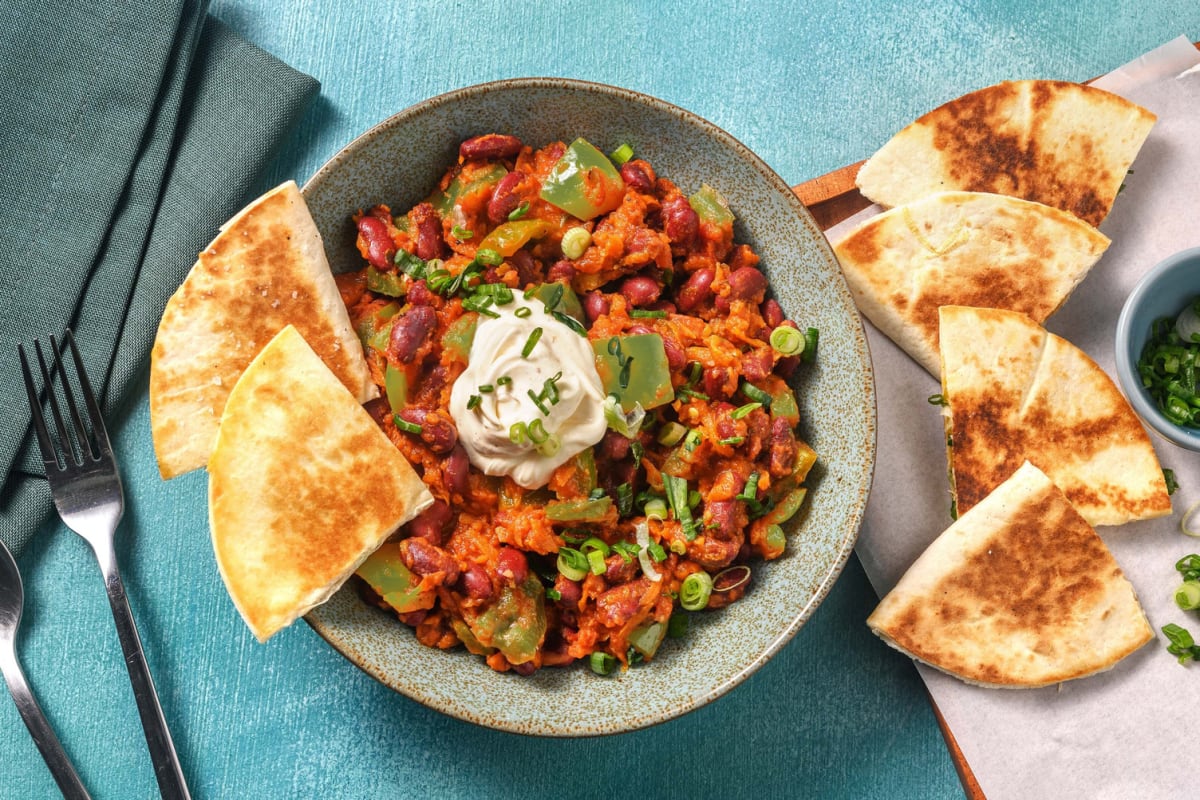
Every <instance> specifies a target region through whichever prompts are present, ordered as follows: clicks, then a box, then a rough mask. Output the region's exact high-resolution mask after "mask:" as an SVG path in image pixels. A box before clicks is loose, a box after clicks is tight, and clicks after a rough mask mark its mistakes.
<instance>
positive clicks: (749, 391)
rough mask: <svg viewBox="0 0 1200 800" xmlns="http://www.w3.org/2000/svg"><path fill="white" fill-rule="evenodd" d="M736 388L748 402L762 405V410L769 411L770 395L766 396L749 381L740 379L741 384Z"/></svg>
mask: <svg viewBox="0 0 1200 800" xmlns="http://www.w3.org/2000/svg"><path fill="white" fill-rule="evenodd" d="M738 388H739V389H741V391H742V394H744V395H746V397H748V398H749V399H750V400H752V401H754V402H756V403H762V407H763V408H765V409H767V410H768V411H770V410H771V395H769V394H767V393H766V392H764V391H763V390H762V389H760V388H758V387H757V386H755V385H754V384H753V383H750V381H748V380H746V379H745V378H743V379H742V382H741V384H740V385H739V386H738Z"/></svg>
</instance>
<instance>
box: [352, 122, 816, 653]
mask: <svg viewBox="0 0 1200 800" xmlns="http://www.w3.org/2000/svg"><path fill="white" fill-rule="evenodd" d="M632 156H633V154H632V152H631V150H630V148H629V147H628V146H627V145H622V146H621V147H620V148H618V149H617V150H616V151H614V152H613V153H612V154H611V156H607V155H605V154H604V153H603V152H601V151H600V150H598V149H596V148H595V147H594V146H592V145H591V144H590V143H588V142H587V141H585V140H583V139H578V140H576V141H575V142H573V143H571V144H566V143H563V142H553V143H550V144H548V145H546V146H544V147H541V148H540V149H536V150H535V149H533V148H531V147H530V146H528V145H525V144H524V143H522V142H521V141H520V140H518V139H517V138H515V137H513V136H508V135H504V134H487V135H483V136H477V137H474V138H471V139H467V140H466V141H464V142H462V143H461V146H460V148H459V158H458V160H457V163H455V164H453V165H452V166H450V167H449V169H448V170H447V171H446V173H445V174H444V176H443V177H442V179H441V181H440V183H439V184H438V186H437V188H436V189H435V190H434V191H433V192H432V194H431V195H430V196H429V197H428V198H427V199H426V200H425V201H423V202H421V203H418V204H417V205H416V206H414V207H413V208H410V209H407V210H405V211H403V212H402V213H399V214H397V213H393V211H392V210H391V209H390V208H389V207H387V206H384V205H379V206H375V207H374V208H371V209H368V210H366V211H365V212H360V213H359V214H358V215H356V217H355V221H356V224H357V227H358V241H357V245H358V248H359V250H360V252H361V253H362V256H363V258H364V259H365V264H364V267H363V269H362V270H361V271H359V272H355V273H351V274H347V275H342V276H339V286H340V289H341V293H342V298H343V300H344V302H345V304H346V306H347V308H348V309H349V310H350V315H351V318H352V320H353V321H354V324H355V326H356V328H357V330H358V332H359V334H360V336H361V338H362V341H363V343H364V349H365V352H366V355H367V359H368V361H369V363H370V366H371V369H372V372H373V374H374V378H375V381H376V383H378V385H379V386H380V387H381V389H382V390H383V392H382V393H383V396H382V397H380V398H379V399H378V400H375V401H372V402H371V403H370V404H368V410H369V411H370V412H371V413H372V415H373V416H374V417H375V419H376V420H377V421H378V423H379V425H380V426H381V428H382V429H383V430H384V431H385V432H386V433H387V435H388V436H389V437H390V438H391V440H392V441H393V442H395V444H396V446H397V447H398V448H400V450H401V451H402V452H403V453H404V455H405V456H406V457H407V458H408V460H409V461H410V462H411V463H412V464H413V466H414V467H415V468H416V470H417V471H418V473H419V474H421V476H422V478H423V480H424V481H425V483H426V484H427V485H428V486H429V489H430V491H431V492H432V493H433V495H434V496H435V497H436V498H437V499H436V502H435V503H434V505H433V506H432V507H430V508H429V509H428V510H426V511H425V512H424V513H422V514H421V515H420V516H418V517H417V518H416V519H414V520H413V521H411V522H410V523H408V524H407V525H406V526H404V528H403V529H402V530H401V531H400V532H399V534H398V535H397V537H395V538H394V539H393V540H391V541H389V542H388V543H386V544H385V545H384V546H383V547H382V548H380V550H379V551H377V552H376V553H375V554H373V555H372V556H371V557H370V558H368V560H367V562H366V563H364V564H363V566H362V568H360V570H359V571H358V577H359V579H360V584H361V588H362V591H363V592H364V595H365V596H366V597H368V598H369V600H370V601H371V602H373V603H376V604H378V605H380V606H382V607H384V608H387V609H390V610H391V611H393V612H394V613H396V614H397V615H398V617H399V619H400V621H401V622H403V623H404V624H406V625H409V626H411V627H412V628H414V629H415V635H416V637H417V639H418V640H419V641H420V642H421V643H423V644H425V645H428V646H430V647H438V648H450V647H454V646H457V645H459V644H462V645H464V646H465V647H466V649H467V650H469V651H470V652H472V653H475V654H478V655H481V656H483V657H484V658H485V659H486V661H487V663H488V665H489V666H491V667H492V668H493V669H496V670H499V671H507V670H510V669H511V670H513V671H515V672H517V673H519V674H522V675H528V674H530V673H532V672H534V671H536V670H537V669H538V668H540V667H548V666H562V665H567V664H571V663H573V662H575V661H576V660H579V659H587V660H588V662H589V664H590V666H591V668H592V669H593V670H594V671H595V672H597V673H599V674H608V673H610V672H612V671H613V670H615V669H617V668H619V667H624V666H627V665H630V664H635V663H638V662H640V661H649V660H650V659H652V658H653V657H654V655H655V652H656V651H657V650H658V647H659V645H660V644H661V642H662V641H663V639H664V637H666V636H668V635H670V636H682V635H686V629H687V622H688V618H689V615H690V614H691V613H692V612H696V611H699V610H701V609H705V610H712V609H719V608H721V607H723V606H726V605H729V604H730V603H733V602H737V601H738V600H740V599H741V598H742V597H743V595H744V594H745V593H746V591H747V590H748V588H749V586H750V584H751V566H750V565H751V562H752V561H754V560H756V559H757V558H761V559H768V560H769V559H774V558H778V557H779V556H780V555H782V553H783V552H784V549H785V546H786V536H785V534H784V529H783V527H782V526H783V524H784V523H785V522H787V520H788V519H790V518H791V517H792V516H793V515H795V514H796V513H797V512H798V511H799V509H800V508H801V506H802V504H803V501H804V498H805V493H806V488H805V487H804V485H803V484H804V481H805V478H806V476H807V474H808V471H809V469H810V467H811V466H812V465H813V462H814V461H815V460H816V454H815V453H814V452H813V450H812V449H811V448H810V447H809V446H808V445H807V444H805V443H804V442H803V441H801V440H799V439H798V438H797V436H796V433H795V431H796V426H797V424H798V422H799V410H798V404H797V402H796V398H795V396H794V394H793V391H792V389H791V388H790V387H789V385H788V383H787V380H786V379H787V378H788V377H789V376H790V375H791V373H792V372H793V371H794V370H796V369H797V368H798V367H799V366H800V365H801V363H802V362H804V361H807V360H810V359H811V358H812V357H813V356H814V353H815V347H816V340H817V332H816V330H814V329H812V328H809V329H806V330H803V331H802V330H800V328H799V327H798V326H797V325H796V324H795V323H794V322H792V321H791V320H788V319H785V317H784V313H783V311H782V309H781V308H780V305H779V303H778V302H776V301H775V300H774V299H772V298H769V297H767V296H766V295H767V290H768V287H767V280H766V278H765V276H764V275H763V273H762V272H761V271H760V270H759V268H758V262H759V259H758V256H756V255H755V253H754V252H753V250H752V249H751V248H750V247H749V246H747V245H745V244H737V243H735V242H734V235H733V219H734V218H733V215H732V213H731V212H730V210H729V208H728V206H727V204H726V202H725V200H724V199H723V198H722V197H721V195H720V193H719V192H718V191H716V190H715V189H713V188H711V187H708V186H702V187H699V188H697V189H695V191H694V192H693V193H692V194H691V195H690V196H689V195H686V194H685V193H684V192H683V191H682V190H681V189H680V188H679V187H677V186H676V185H675V184H674V183H672V182H671V181H670V180H668V179H666V178H664V177H660V176H659V175H657V174H656V173H655V170H654V168H653V167H652V166H651V165H650V164H649V163H648V162H647V161H646V160H644V159H641V158H636V157H632ZM618 165H619V166H618ZM522 306H524V307H525V309H524V313H523V312H522ZM502 323H503V324H505V325H508V326H509V327H508V328H502V327H501V324H502ZM534 324H536V325H537V332H536V333H535V332H532V331H530V332H529V334H528V335H527V336H526V335H525V334H524V333H522V334H521V337H520V338H519V339H518V340H517V344H516V345H515V347H513V348H509V349H510V350H511V349H518V350H522V353H511V352H503V351H498V352H501V353H502V355H503V357H504V358H508V359H511V361H510V362H507V363H512V364H516V365H517V366H518V367H522V368H523V367H524V365H525V364H526V363H528V364H529V365H531V366H530V368H531V369H532V365H533V364H534V361H535V359H537V358H539V357H540V358H542V359H543V361H542V362H537V363H539V364H542V365H543V366H544V365H545V364H549V366H548V367H544V368H545V369H547V370H548V369H557V370H558V374H557V375H552V376H550V377H548V378H542V377H541V376H542V375H543V374H544V373H537V376H538V378H537V380H536V381H535V382H534V383H533V384H532V385H533V386H534V387H535V388H537V387H540V391H534V389H529V390H528V391H526V390H521V391H520V392H517V391H516V389H515V388H514V387H515V384H514V380H518V379H516V378H514V377H513V376H512V375H510V374H503V375H501V374H497V375H495V380H494V382H493V381H492V380H491V379H490V378H489V379H488V381H487V382H483V380H482V379H478V378H472V379H471V381H467V380H466V379H465V378H464V375H466V374H468V368H470V369H471V370H476V369H482V370H484V371H485V372H486V370H488V369H490V368H492V365H491V363H490V358H491V356H489V357H488V359H487V360H485V359H484V357H482V356H479V354H480V353H481V352H482V351H481V348H482V347H484V346H491V347H499V346H500V345H496V344H495V342H496V341H497V339H496V335H497V334H495V333H494V331H500V330H517V329H518V328H519V326H521V325H525V326H526V327H525V328H519V330H521V331H526V330H528V326H530V325H534ZM487 326H491V327H487ZM513 326H517V327H513ZM556 326H557V327H556ZM477 331H480V334H479V336H478V337H477V336H476V332H477ZM543 334H545V336H547V337H550V336H551V335H557V336H559V337H560V338H559V339H557V340H554V341H558V342H560V344H558V345H555V349H553V351H552V350H551V349H550V348H548V346H546V345H544V343H543V344H542V347H541V349H539V337H541V336H542V335H543ZM563 337H566V338H563ZM570 337H575V340H577V341H575V340H572V339H571V338H570ZM550 340H551V339H546V341H550ZM521 342H523V346H522V344H521ZM489 343H490V344H489ZM562 343H565V344H571V345H572V346H573V347H574V348H575V349H576V350H577V349H578V348H579V347H582V348H584V349H583V352H584V353H586V354H587V357H586V359H585V360H586V362H587V368H586V369H585V370H584V372H586V373H588V374H587V375H583V374H582V373H581V376H580V377H579V378H578V380H579V381H580V382H581V383H580V385H586V386H598V387H600V388H599V393H598V394H593V395H590V396H588V397H592V398H593V399H590V400H589V399H588V397H585V396H584V395H580V397H584V399H583V400H580V402H581V404H582V405H580V407H579V408H580V409H581V410H580V411H578V412H577V413H579V414H584V415H585V416H586V420H585V421H588V424H589V425H591V428H589V429H590V430H594V431H596V433H595V435H593V436H592V439H593V440H594V441H591V442H588V443H586V445H585V446H582V449H578V451H577V452H567V447H568V445H569V444H570V442H569V440H570V439H571V437H572V436H574V435H576V434H577V433H578V432H579V431H580V430H582V429H583V428H582V427H580V424H578V421H579V420H580V419H584V417H579V416H577V417H574V418H573V420H575V421H574V422H572V423H570V424H563V425H561V426H560V429H559V430H554V429H553V425H554V423H553V421H554V419H555V417H554V416H553V413H557V411H558V408H557V407H556V404H558V403H559V401H560V400H563V399H565V398H566V397H567V393H568V392H569V391H570V385H569V384H568V380H571V379H573V378H572V377H571V375H570V374H569V370H570V367H569V364H568V359H567V356H566V355H564V353H565V352H566V349H565V348H564V347H563V344H562ZM589 346H590V349H588V347H589ZM473 352H474V353H476V354H477V356H478V357H477V359H476V361H475V362H472V361H471V359H472V353H473ZM496 358H497V359H499V358H500V356H496ZM522 359H523V360H522ZM556 359H557V360H556ZM497 363H499V362H498V361H497ZM556 365H557V366H556ZM593 367H594V371H595V374H594V375H592V374H590V373H591V372H592V369H593ZM540 368H543V367H539V369H540ZM494 369H495V371H501V369H500V368H499V367H495V368H494ZM564 372H567V373H568V374H567V376H566V377H564ZM530 374H533V373H530ZM460 379H462V380H460ZM506 379H507V380H506ZM456 383H462V384H464V386H465V388H463V387H460V389H459V390H458V391H459V392H461V393H463V395H465V396H466V405H465V407H459V408H455V406H454V401H453V398H452V395H454V394H455V388H454V387H455V385H456ZM467 383H470V385H466V384H467ZM579 391H583V390H579ZM505 392H509V393H510V395H511V396H510V397H508V402H509V403H510V406H509V407H510V408H512V409H516V408H518V405H517V404H518V403H524V404H525V405H524V406H521V408H523V409H525V410H524V411H523V412H521V413H525V414H526V416H525V417H521V418H520V419H519V420H517V421H515V422H512V423H511V424H508V423H505V425H504V426H501V428H500V429H499V431H500V433H499V438H498V439H497V442H498V445H497V452H500V453H501V456H502V457H503V458H508V459H509V461H510V462H511V463H512V464H513V465H517V464H524V465H525V466H526V467H529V466H534V465H537V464H541V465H542V466H544V467H548V466H552V465H554V464H557V466H552V468H549V469H547V470H545V472H546V475H547V476H548V477H545V479H540V478H535V479H530V478H528V476H526V478H524V479H523V480H522V481H521V482H519V481H518V480H517V479H516V478H514V474H515V473H513V474H497V473H496V470H495V469H493V468H490V467H489V468H487V471H488V472H492V473H493V474H486V473H485V471H484V469H482V468H481V467H480V466H479V464H477V463H474V462H476V461H480V459H478V458H475V457H474V456H473V455H472V453H473V450H472V448H471V446H472V445H473V444H474V442H473V441H472V440H469V437H468V434H467V433H466V432H465V429H464V418H465V415H481V416H480V417H479V419H480V420H483V421H484V422H486V421H487V414H488V413H491V412H489V409H492V408H493V405H489V404H496V405H495V406H494V408H495V409H500V408H501V406H500V405H499V404H501V403H502V402H505V396H504V393H505ZM526 396H528V400H526ZM596 398H598V400H597V399H596ZM460 400H461V395H460ZM530 401H531V402H532V405H530ZM587 403H591V405H587ZM552 412H553V413H552ZM497 413H498V411H497ZM597 415H600V416H599V417H598V416H597ZM601 417H602V418H603V420H604V422H605V423H606V424H603V425H600V426H599V427H597V426H596V425H595V424H594V423H595V421H596V420H597V419H600V418H601ZM480 424H482V423H480ZM474 425H475V422H474V420H472V426H474ZM493 427H495V426H493ZM471 429H472V430H475V427H472V428H471ZM495 432H496V431H493V433H495ZM471 436H472V437H473V436H474V434H472V435H471ZM505 437H507V443H506V442H505V441H504V439H505ZM506 444H507V447H508V449H506V448H505V445H506ZM574 446H575V447H576V448H578V447H579V445H578V442H576V443H575V445H574ZM539 459H540V461H539ZM558 462H561V463H558ZM480 463H482V461H480ZM539 480H541V482H540V483H538V481H539Z"/></svg>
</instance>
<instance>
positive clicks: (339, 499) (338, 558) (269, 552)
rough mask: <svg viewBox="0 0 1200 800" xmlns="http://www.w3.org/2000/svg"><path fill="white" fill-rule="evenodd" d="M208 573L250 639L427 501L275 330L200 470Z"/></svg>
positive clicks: (348, 405) (351, 565) (315, 599)
mask: <svg viewBox="0 0 1200 800" xmlns="http://www.w3.org/2000/svg"><path fill="white" fill-rule="evenodd" d="M208 472H209V483H208V511H209V524H210V526H211V532H212V543H213V551H214V552H215V554H216V561H217V567H218V569H219V570H220V572H221V577H222V579H223V580H224V581H225V587H226V589H228V591H229V596H230V597H231V598H232V599H233V603H234V605H235V606H236V607H237V609H238V611H239V612H240V613H241V615H242V617H243V618H244V619H245V621H246V624H247V625H249V626H250V630H251V631H252V632H253V633H254V635H255V636H256V637H258V639H259V640H260V641H265V640H266V639H267V638H268V637H270V636H271V635H272V634H274V633H275V632H276V631H278V630H280V629H281V628H283V627H285V626H286V625H288V624H290V623H291V622H293V621H294V620H295V619H296V618H297V617H299V616H301V615H302V614H304V613H306V612H307V611H308V610H309V609H311V608H313V607H314V606H316V605H318V604H320V603H323V602H325V600H327V599H328V598H329V597H330V595H332V594H333V593H334V591H336V590H337V588H338V587H339V586H341V585H342V583H343V582H344V581H345V580H346V579H347V578H348V577H349V576H350V574H351V573H353V572H354V570H355V569H357V568H358V566H359V565H360V564H361V563H362V562H363V561H364V560H365V559H366V558H367V556H369V555H370V554H371V553H372V552H373V551H374V550H375V549H376V548H377V547H379V545H380V544H382V543H383V541H384V540H385V539H387V537H388V536H390V535H391V534H392V533H393V532H394V531H396V530H397V529H398V528H399V527H400V526H401V525H402V524H404V523H405V522H407V521H408V520H410V519H411V518H413V517H414V516H416V515H417V514H419V513H420V512H421V511H423V510H424V509H425V508H427V507H428V506H429V505H431V504H432V503H433V496H432V495H431V494H430V493H429V490H428V489H427V488H426V487H425V484H424V483H423V482H422V481H421V479H420V477H418V476H417V474H416V472H415V471H414V470H413V468H412V466H410V465H409V463H408V461H407V460H405V458H404V456H403V455H402V454H401V453H400V451H399V450H397V449H396V446H395V445H394V444H392V442H391V440H389V439H388V437H387V435H386V434H384V433H383V431H381V430H380V429H379V427H378V425H377V424H376V423H375V421H374V420H373V419H372V418H371V415H370V414H369V413H368V412H367V411H366V410H365V409H364V408H363V407H362V406H361V405H359V403H358V400H357V399H356V398H355V397H354V396H353V395H352V394H351V393H350V392H349V391H348V390H347V389H346V387H345V386H344V385H342V383H341V381H339V380H338V378H337V377H336V376H335V375H334V374H333V373H332V372H331V371H330V370H329V368H328V367H327V366H326V365H325V364H324V363H323V362H322V361H321V359H320V357H319V356H318V355H317V354H316V353H315V352H314V351H313V349H312V348H311V347H309V345H308V343H307V342H305V341H304V338H303V337H302V336H301V335H300V333H299V332H298V331H297V329H296V328H294V327H292V326H290V325H289V326H287V327H285V328H284V329H283V330H282V331H281V332H280V333H279V334H278V335H277V336H276V337H275V338H274V339H272V340H271V342H270V343H269V344H268V345H267V346H266V347H265V348H263V350H262V351H261V352H260V353H259V354H258V356H257V357H256V358H255V359H254V360H253V361H252V362H251V363H250V365H249V366H248V367H247V368H246V370H245V371H244V372H243V373H242V375H241V377H240V378H239V379H238V382H237V384H236V385H234V387H233V390H232V391H231V392H230V393H229V399H228V402H227V403H226V404H225V406H224V413H223V414H222V416H221V425H220V430H219V433H218V435H217V441H216V446H215V447H214V449H213V452H212V458H211V459H210V460H209V463H208Z"/></svg>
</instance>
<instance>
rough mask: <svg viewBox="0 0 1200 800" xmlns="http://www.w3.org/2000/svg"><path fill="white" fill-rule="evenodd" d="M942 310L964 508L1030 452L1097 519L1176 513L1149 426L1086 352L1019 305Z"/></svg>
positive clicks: (949, 428) (951, 443)
mask: <svg viewBox="0 0 1200 800" xmlns="http://www.w3.org/2000/svg"><path fill="white" fill-rule="evenodd" d="M940 313H941V352H942V395H943V397H944V398H945V400H946V402H947V406H946V411H947V413H946V417H945V421H946V422H945V424H946V441H947V446H948V450H949V454H950V455H949V463H950V471H951V481H952V483H953V491H954V498H955V507H956V508H957V509H958V511H959V513H963V512H966V511H968V510H970V509H971V508H972V507H973V506H975V504H977V503H979V502H981V501H982V500H983V498H984V497H986V496H987V495H988V493H989V492H991V491H992V490H993V489H994V488H995V487H997V486H999V485H1000V484H1001V483H1002V482H1003V481H1004V480H1005V479H1007V478H1008V477H1009V476H1010V475H1012V474H1013V472H1014V471H1015V470H1016V469H1017V467H1019V466H1020V465H1021V463H1022V462H1023V461H1026V460H1028V461H1030V462H1032V463H1033V464H1034V465H1035V466H1037V467H1038V468H1040V469H1041V470H1042V471H1043V472H1045V473H1046V474H1047V475H1049V476H1050V479H1051V480H1053V481H1054V483H1055V484H1057V485H1058V487H1059V488H1060V489H1062V491H1063V492H1064V493H1065V494H1066V496H1067V497H1068V498H1069V499H1070V501H1071V503H1072V504H1074V506H1075V508H1077V509H1078V510H1079V513H1080V514H1081V515H1082V516H1083V518H1084V519H1086V520H1087V521H1088V523H1089V524H1091V525H1119V524H1121V523H1123V522H1128V521H1130V520H1137V519H1149V518H1152V517H1161V516H1164V515H1166V514H1169V513H1170V512H1171V499H1170V497H1169V496H1168V494H1167V487H1166V481H1165V480H1164V478H1163V471H1162V467H1161V466H1160V465H1159V462H1158V457H1157V456H1156V455H1155V452H1154V447H1153V446H1152V445H1151V443H1150V437H1149V436H1148V435H1147V433H1146V429H1145V428H1143V427H1142V424H1141V421H1140V420H1139V419H1138V417H1137V415H1136V414H1135V413H1134V411H1133V409H1132V408H1131V407H1130V405H1129V402H1128V401H1127V400H1126V399H1125V397H1124V396H1123V395H1122V394H1121V392H1120V391H1119V390H1118V389H1117V387H1116V386H1115V385H1114V384H1113V381H1112V379H1111V378H1109V376H1108V375H1107V374H1106V373H1105V372H1104V370H1102V369H1100V367H1099V366H1097V365H1096V363H1095V362H1094V361H1092V359H1091V358H1089V357H1088V356H1087V354H1086V353H1084V352H1083V351H1082V350H1080V349H1079V348H1077V347H1076V346H1075V345H1073V344H1071V343H1070V342H1068V341H1066V340H1065V339H1063V338H1061V337H1058V336H1055V335H1054V334H1051V333H1048V332H1047V331H1046V330H1045V329H1044V328H1042V327H1041V326H1040V325H1038V324H1037V323H1036V322H1034V321H1033V320H1032V319H1030V318H1029V317H1027V316H1025V315H1024V314H1020V313H1017V312H1014V311H1003V310H1000V309H994V308H966V307H963V306H943V307H942V308H941V312H940Z"/></svg>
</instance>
